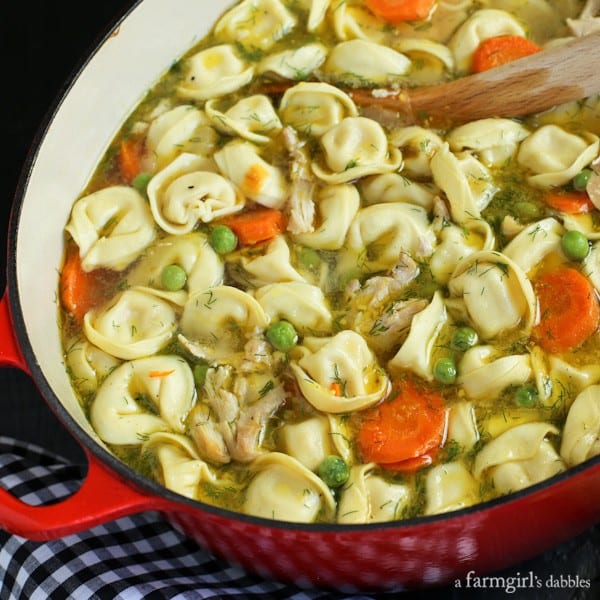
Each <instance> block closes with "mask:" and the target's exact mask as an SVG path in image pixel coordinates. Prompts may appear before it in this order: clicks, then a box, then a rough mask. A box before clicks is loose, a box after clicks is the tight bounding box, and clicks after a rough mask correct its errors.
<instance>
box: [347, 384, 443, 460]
mask: <svg viewBox="0 0 600 600" xmlns="http://www.w3.org/2000/svg"><path fill="white" fill-rule="evenodd" d="M446 420H447V410H446V409H445V407H444V399H443V398H442V397H441V396H440V395H439V394H438V393H437V392H435V391H433V390H431V389H429V388H426V387H423V386H421V385H420V386H418V387H417V386H416V385H415V383H414V382H413V381H406V382H403V383H402V385H401V386H398V388H397V390H396V393H395V394H394V395H392V397H391V399H389V400H386V401H385V402H382V403H381V404H379V405H378V406H376V407H375V408H372V409H370V410H369V411H367V412H366V414H365V416H364V418H363V421H362V423H361V426H360V430H359V433H358V446H359V449H360V453H361V456H362V459H363V461H364V462H376V463H379V464H381V465H382V466H384V467H387V465H388V464H389V465H398V463H400V462H401V461H408V460H414V459H419V458H420V457H423V455H425V454H427V453H429V452H430V451H432V450H434V449H436V448H439V447H440V446H441V444H442V442H443V440H444V436H445V433H446ZM427 460H428V459H420V461H419V462H417V463H414V462H413V463H412V465H411V464H410V463H407V465H405V466H412V468H415V466H416V468H419V465H421V466H423V465H424V464H427ZM421 461H424V462H421Z"/></svg>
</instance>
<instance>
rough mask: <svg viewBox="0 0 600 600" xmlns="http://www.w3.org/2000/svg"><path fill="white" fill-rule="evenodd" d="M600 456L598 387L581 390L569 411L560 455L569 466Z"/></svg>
mask: <svg viewBox="0 0 600 600" xmlns="http://www.w3.org/2000/svg"><path fill="white" fill-rule="evenodd" d="M597 454H600V385H591V386H589V387H587V388H586V389H585V390H583V391H582V392H581V393H580V394H579V395H578V396H577V398H575V401H574V402H573V404H572V405H571V408H570V409H569V414H568V415H567V420H566V422H565V427H564V430H563V438H562V443H561V446H560V455H561V456H562V457H563V459H564V460H565V462H566V463H567V464H568V465H569V466H573V465H578V464H579V463H582V462H583V461H585V460H587V459H588V458H592V457H593V456H596V455H597Z"/></svg>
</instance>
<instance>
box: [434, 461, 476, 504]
mask: <svg viewBox="0 0 600 600" xmlns="http://www.w3.org/2000/svg"><path fill="white" fill-rule="evenodd" d="M425 485H426V486H427V507H426V508H425V514H427V515H436V514H440V513H445V512H450V511H452V510H458V509H460V508H465V507H467V506H471V505H473V504H475V503H476V502H477V500H478V498H479V490H478V487H479V486H478V483H477V481H476V480H475V478H474V477H473V476H472V475H471V473H470V472H469V470H468V469H467V468H466V467H465V465H464V464H463V463H461V462H450V463H445V464H443V465H437V466H436V467H433V468H432V469H431V470H430V471H429V472H428V473H427V479H426V483H425Z"/></svg>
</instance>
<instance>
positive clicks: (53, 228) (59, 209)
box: [16, 0, 231, 437]
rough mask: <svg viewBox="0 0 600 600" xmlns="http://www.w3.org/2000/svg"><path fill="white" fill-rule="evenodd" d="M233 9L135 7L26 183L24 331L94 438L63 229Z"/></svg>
mask: <svg viewBox="0 0 600 600" xmlns="http://www.w3.org/2000/svg"><path fill="white" fill-rule="evenodd" d="M229 5H231V2H228V3H225V2H204V1H198V0H177V2H176V3H173V2H165V1H164V0H144V1H143V2H141V3H140V4H138V5H137V6H136V8H135V9H134V10H133V11H132V12H131V13H130V14H129V15H128V17H127V18H126V19H125V20H124V21H123V22H121V24H120V26H119V27H118V28H117V29H116V31H115V32H114V33H113V35H111V36H110V37H109V38H108V39H107V40H106V41H105V42H104V43H103V44H102V45H101V46H100V48H99V49H98V50H97V52H96V53H95V54H94V56H93V57H92V58H91V60H90V61H89V63H88V64H87V65H86V66H85V68H84V69H83V71H82V72H81V74H80V75H79V76H78V78H77V79H76V81H75V82H74V84H73V86H72V87H71V89H70V90H69V91H68V93H67V95H66V96H65V97H64V98H63V100H62V102H61V104H60V106H59V107H58V109H57V112H56V113H55V115H54V117H53V119H52V120H51V122H50V124H49V127H48V130H47V132H46V134H45V136H44V137H43V139H42V141H41V145H40V147H39V150H38V154H37V157H36V158H35V161H34V164H33V166H32V170H31V172H30V178H29V181H28V183H27V185H26V187H25V193H24V198H23V205H22V210H21V213H20V219H19V222H18V225H17V227H18V234H17V243H16V262H17V273H16V275H17V284H18V294H19V302H20V304H21V307H22V311H23V319H24V322H25V328H26V333H27V336H28V339H29V342H30V344H31V347H32V350H33V352H34V353H35V356H36V358H37V361H38V363H39V366H40V368H41V370H42V372H43V373H44V376H45V377H46V379H47V382H48V384H49V385H50V387H51V389H52V390H53V391H54V393H55V394H56V396H57V397H58V398H59V399H60V401H61V402H62V403H63V405H64V406H65V408H66V409H67V411H68V412H69V413H70V414H71V415H72V416H73V417H74V418H75V420H76V421H77V422H78V423H79V424H80V425H81V426H82V427H83V428H84V429H85V430H87V431H88V432H89V433H90V434H92V435H93V433H92V431H91V428H90V426H89V425H88V423H87V421H86V420H85V417H84V415H83V412H82V410H81V408H80V406H79V403H78V402H77V399H76V397H75V395H74V393H73V390H72V388H71V385H70V383H69V379H68V377H67V374H66V370H65V366H64V361H63V355H62V349H61V344H60V336H59V328H58V326H57V304H56V303H57V289H58V271H59V268H60V264H61V258H62V252H63V228H64V226H65V224H66V223H67V221H68V219H69V214H70V210H71V206H72V204H73V202H74V201H75V200H76V198H77V197H78V196H79V195H81V193H82V191H83V189H84V188H85V186H86V184H87V182H88V180H89V178H90V177H91V175H92V173H93V172H94V170H95V168H96V166H97V164H98V162H99V160H100V158H101V156H102V154H103V153H104V152H105V150H106V148H107V147H108V145H109V143H110V141H111V139H112V138H113V137H114V135H115V134H116V132H117V131H118V129H119V128H120V126H121V125H122V123H123V121H124V120H125V118H126V117H127V116H128V114H129V113H130V112H131V111H132V110H133V108H134V107H135V106H136V104H137V103H138V102H139V101H140V100H141V99H142V97H143V96H144V94H145V93H146V91H147V90H148V89H149V88H150V87H151V86H152V85H153V84H154V83H155V82H156V81H157V79H158V78H159V77H160V76H161V75H162V74H163V73H164V72H165V71H166V70H167V69H168V68H169V67H170V66H171V65H172V64H173V62H174V61H175V60H176V59H177V58H178V57H180V56H181V55H182V54H183V53H184V52H185V51H187V50H188V49H189V48H190V47H191V46H192V45H193V44H194V43H196V42H197V41H199V40H200V39H202V38H203V37H204V36H205V35H206V34H207V33H208V30H209V28H210V27H211V25H212V24H213V23H214V22H215V20H216V19H217V17H218V16H219V15H220V14H221V13H222V12H223V11H224V10H225V9H226V8H227V7H228V6H229ZM91 43H92V40H90V44H91ZM94 437H95V436H94Z"/></svg>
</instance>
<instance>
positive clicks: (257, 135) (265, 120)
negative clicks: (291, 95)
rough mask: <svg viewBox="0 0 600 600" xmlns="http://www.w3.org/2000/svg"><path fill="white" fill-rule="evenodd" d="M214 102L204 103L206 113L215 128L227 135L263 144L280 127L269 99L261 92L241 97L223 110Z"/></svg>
mask: <svg viewBox="0 0 600 600" xmlns="http://www.w3.org/2000/svg"><path fill="white" fill-rule="evenodd" d="M215 104H216V102H215V101H214V100H209V101H208V102H207V103H206V115H207V116H208V118H209V119H210V120H211V122H212V123H213V126H214V127H215V129H218V130H219V131H221V132H222V133H225V134H227V135H232V136H239V137H242V138H244V139H246V140H249V141H250V142H254V143H256V144H265V143H267V142H268V141H269V140H270V139H271V138H270V136H271V135H274V134H275V133H277V131H279V130H280V129H281V127H282V125H281V121H280V120H279V117H278V116H277V113H276V112H275V109H274V108H273V105H272V104H271V101H270V100H269V99H268V98H267V97H266V96H264V95H262V94H258V95H255V96H250V97H249V98H243V99H242V100H240V101H239V102H237V103H236V104H234V105H233V106H232V107H231V108H229V109H228V110H227V111H225V112H221V111H219V110H218V108H217V107H216V106H215Z"/></svg>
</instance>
